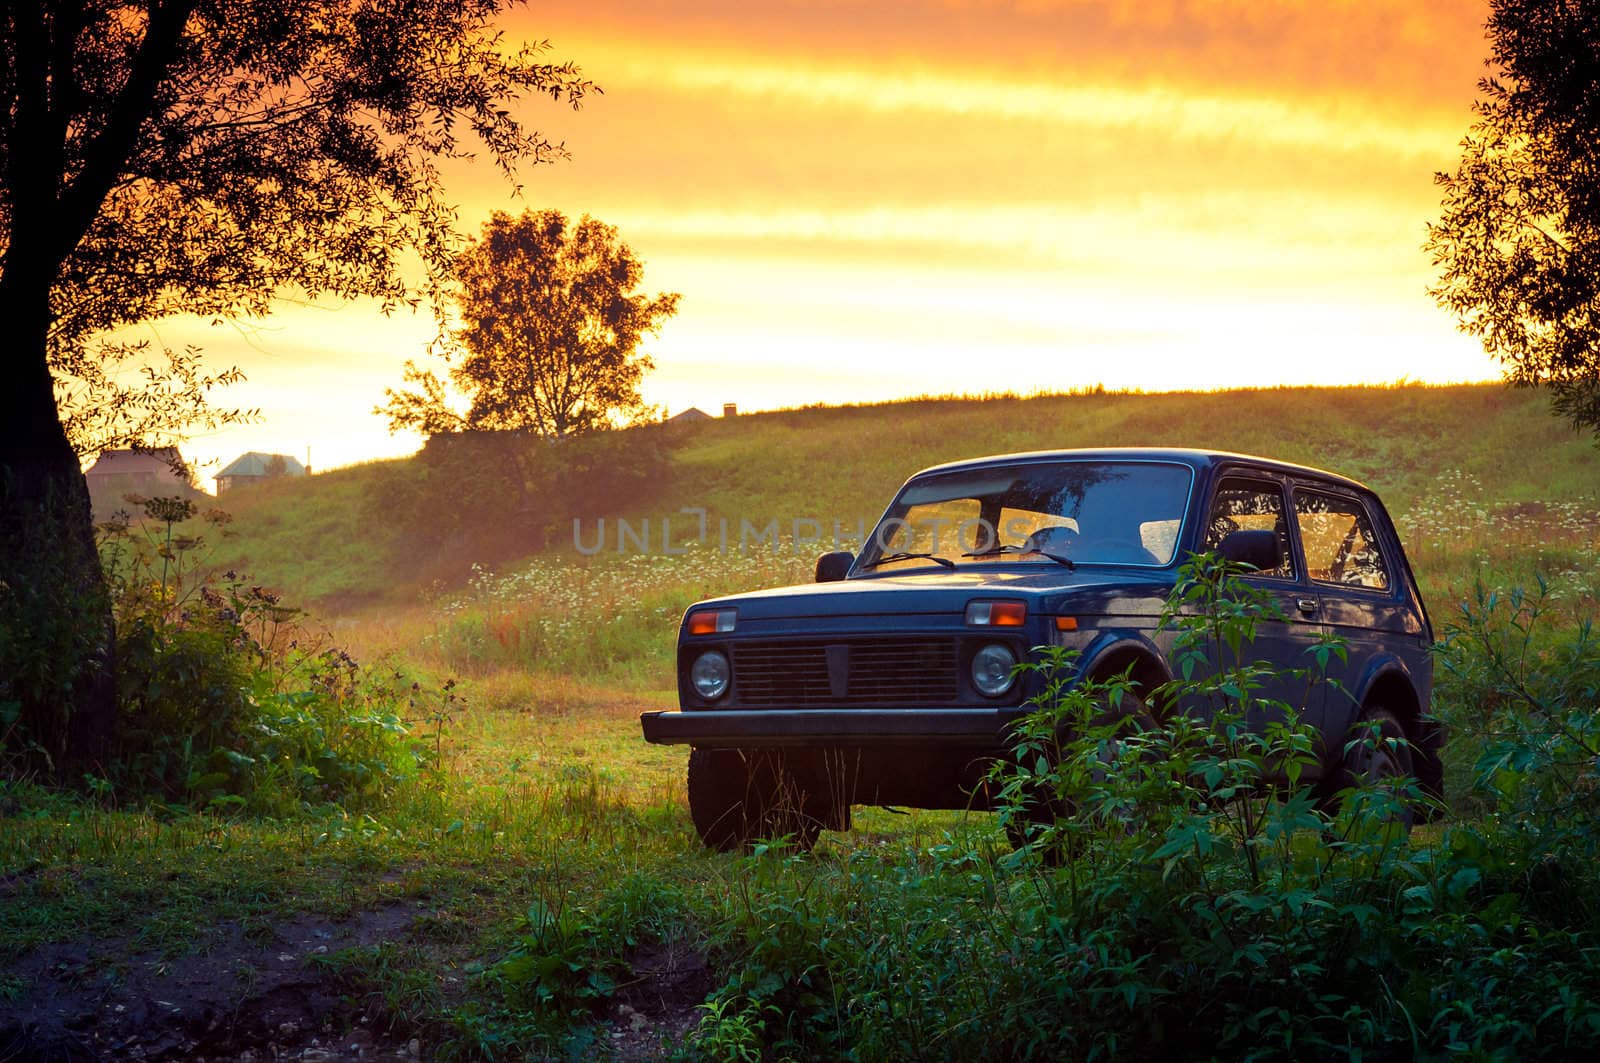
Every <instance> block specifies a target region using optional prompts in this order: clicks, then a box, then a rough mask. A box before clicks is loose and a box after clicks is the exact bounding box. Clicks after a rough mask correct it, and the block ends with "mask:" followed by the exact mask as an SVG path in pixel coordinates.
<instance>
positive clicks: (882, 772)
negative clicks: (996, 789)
mask: <svg viewBox="0 0 1600 1063" xmlns="http://www.w3.org/2000/svg"><path fill="white" fill-rule="evenodd" d="M1206 551H1212V552H1215V553H1217V554H1220V555H1221V556H1223V557H1226V558H1229V559H1231V560H1235V561H1239V562H1243V563H1246V564H1248V565H1250V566H1252V567H1253V569H1254V571H1253V573H1252V574H1251V575H1250V576H1248V577H1247V578H1248V579H1250V580H1251V581H1252V582H1253V583H1255V584H1257V585H1259V587H1260V588H1261V589H1262V590H1263V591H1265V592H1266V593H1267V594H1268V595H1270V597H1271V598H1272V599H1273V600H1274V601H1275V602H1276V604H1277V606H1278V612H1279V614H1280V615H1281V620H1275V621H1268V622H1264V623H1262V624H1260V625H1259V627H1258V630H1257V636H1256V641H1255V644H1254V646H1253V655H1254V657H1255V658H1258V659H1260V660H1262V661H1265V662H1268V663H1270V664H1273V665H1277V666H1279V667H1281V668H1282V669H1283V670H1284V671H1285V672H1286V673H1287V672H1289V671H1292V670H1299V671H1300V672H1302V673H1303V671H1304V669H1305V668H1306V666H1307V665H1308V663H1309V660H1310V658H1309V655H1308V653H1307V650H1308V649H1309V648H1310V647H1311V646H1312V645H1313V644H1314V643H1316V642H1317V641H1319V640H1320V639H1323V638H1324V637H1325V636H1327V635H1333V636H1337V637H1338V638H1339V639H1341V640H1342V641H1343V642H1344V644H1345V646H1346V647H1347V651H1348V653H1347V656H1346V657H1345V658H1344V659H1342V660H1341V659H1339V658H1338V657H1337V656H1336V657H1333V658H1331V660H1330V665H1329V672H1328V676H1327V678H1328V680H1331V681H1330V682H1322V683H1318V684H1315V685H1311V686H1307V684H1306V683H1305V682H1304V681H1303V680H1302V681H1300V682H1293V683H1292V682H1291V680H1290V679H1289V678H1287V677H1286V678H1284V679H1283V680H1282V681H1281V682H1282V685H1283V687H1284V689H1281V690H1279V689H1273V688H1271V687H1270V685H1269V688H1268V689H1264V690H1261V691H1259V692H1258V694H1259V696H1260V697H1262V698H1264V699H1275V700H1281V701H1284V702H1287V703H1291V704H1294V705H1295V706H1297V707H1299V708H1300V709H1301V719H1302V720H1303V721H1305V722H1307V723H1309V724H1311V725H1312V726H1313V727H1314V728H1315V729H1316V730H1317V732H1318V733H1319V734H1320V736H1321V739H1322V741H1321V743H1320V750H1321V760H1320V763H1319V764H1317V765H1316V766H1314V767H1313V768H1312V769H1311V770H1310V771H1308V772H1307V773H1306V779H1307V781H1309V782H1312V783H1316V782H1317V781H1318V779H1319V778H1320V779H1321V780H1322V781H1323V782H1324V784H1325V785H1326V784H1327V783H1328V782H1329V781H1330V780H1333V779H1336V778H1340V777H1342V776H1343V775H1344V774H1345V772H1346V771H1347V770H1361V771H1363V772H1365V773H1367V774H1373V773H1376V774H1380V775H1381V774H1390V775H1410V776H1414V777H1415V778H1416V779H1417V781H1418V783H1419V784H1420V786H1421V788H1422V789H1423V790H1424V791H1425V792H1432V793H1437V792H1438V791H1439V788H1440V785H1441V779H1440V775H1441V770H1440V765H1439V759H1438V751H1439V743H1440V736H1439V733H1438V731H1437V729H1436V727H1435V726H1434V725H1433V723H1432V721H1431V720H1430V718H1429V716H1428V708H1429V698H1430V696H1431V692H1432V663H1431V659H1430V657H1429V652H1428V651H1429V646H1430V644H1431V643H1432V640H1433V632H1432V628H1431V626H1430V624H1429V621H1428V614H1427V611H1426V610H1425V609H1424V607H1423V604H1422V598H1421V596H1420V595H1419V594H1418V592H1417V585H1416V580H1415V579H1414V578H1413V576H1412V573H1411V567H1410V564H1409V563H1408V562H1407V561H1406V556H1405V552H1404V551H1403V550H1402V549H1401V545H1400V539H1399V536H1398V535H1397V534H1396V533H1395V529H1394V525H1393V523H1392V522H1391V521H1390V519H1389V515H1388V514H1387V513H1386V512H1385V511H1384V508H1383V506H1382V504H1381V503H1380V502H1379V501H1378V498H1377V496H1376V495H1374V494H1373V493H1372V491H1370V490H1368V489H1367V488H1366V487H1363V486H1362V485H1361V484H1359V483H1356V482H1354V481H1352V480H1348V479H1346V478H1344V477H1342V476H1336V475H1334V474H1332V473H1326V472H1320V471H1318V470H1316V469H1309V468H1303V467H1301V466H1297V465H1289V464H1285V463H1283V462H1276V461H1269V460H1265V459H1262V458H1253V457H1246V456H1243V455H1238V454H1226V453H1215V452H1207V451H1194V450H1165V449H1162V450H1155V449H1119V450H1069V451H1056V452H1042V453H1032V454H1011V455H1005V456H1001V457H992V458H981V459H978V460H975V461H964V462H956V463H953V464H949V465H940V466H937V467H935V468H931V469H926V470H924V471H922V472H919V473H917V474H916V475H915V476H913V477H911V479H909V480H907V481H906V483H905V485H904V486H903V487H901V489H900V492H899V494H897V495H896V496H895V499H894V501H893V502H892V503H891V504H890V506H889V508H888V510H887V511H886V512H885V513H884V515H883V517H882V519H881V520H880V521H879V522H878V525H877V527H876V528H875V529H874V531H873V533H872V534H871V535H870V536H869V537H868V540H867V543H866V545H865V547H864V548H863V549H862V551H861V553H860V554H859V555H852V554H849V553H831V554H825V555H823V557H822V558H821V559H819V560H818V562H817V584H816V585H807V586H798V587H781V588H777V589H774V590H766V591H755V592H752V593H749V594H741V595H737V596H733V597H727V598H716V599H712V600H710V601H704V602H700V603H698V604H696V605H695V606H693V607H692V608H690V609H689V610H688V612H687V613H685V614H684V618H683V626H682V628H681V630H680V631H679V635H678V695H679V704H680V705H681V706H682V707H681V708H680V709H679V710H677V711H670V712H647V713H645V714H643V716H642V717H641V722H642V724H643V727H644V735H645V738H646V739H648V740H649V741H651V742H663V743H686V744H688V745H690V746H691V747H692V750H691V752H690V754H689V779H688V782H689V806H690V811H691V813H692V816H693V819H694V823H695V827H696V828H697V829H698V831H699V833H700V836H701V838H702V839H703V840H704V841H705V843H706V844H707V845H710V846H713V847H716V848H721V849H728V848H735V847H739V846H742V845H747V844H748V843H749V842H750V841H751V840H753V839H755V838H758V837H768V836H772V835H776V834H787V835H788V836H789V837H790V839H791V841H792V842H793V843H795V844H798V845H800V846H801V847H806V846H809V845H810V844H812V843H813V842H814V841H815V840H816V837H817V832H818V831H819V830H821V829H824V828H826V829H831V830H847V829H849V825H850V808H851V806H852V805H855V804H888V805H905V806H912V807H920V808H984V807H987V802H988V790H987V789H986V787H985V786H984V776H985V773H986V771H987V769H988V767H989V765H990V764H991V763H992V762H993V761H994V759H995V758H997V757H1004V756H1005V755H1006V754H1007V752H1008V749H1009V746H1010V742H1011V734H1012V728H1013V724H1014V723H1015V722H1016V721H1017V720H1018V719H1019V718H1020V717H1021V716H1022V715H1024V714H1025V713H1026V712H1027V711H1028V709H1027V707H1026V705H1025V702H1026V701H1027V700H1028V698H1029V697H1030V696H1032V695H1034V694H1036V693H1037V692H1038V685H1039V684H1040V683H1041V682H1042V680H1041V678H1040V676H1039V675H1038V674H1037V673H1035V672H1028V671H1026V670H1024V671H1022V672H1020V673H1019V672H1018V671H1017V670H1016V669H1015V666H1016V665H1017V663H1018V662H1021V661H1023V660H1025V659H1027V658H1028V656H1029V654H1030V652H1031V651H1032V650H1033V648H1034V647H1039V646H1048V645H1055V646H1062V647H1065V648H1068V649H1071V650H1075V651H1077V656H1076V659H1075V662H1076V663H1075V667H1076V668H1077V669H1078V670H1079V671H1078V678H1089V679H1100V678H1110V677H1113V676H1119V675H1123V674H1128V675H1131V677H1132V679H1133V681H1134V682H1135V683H1136V684H1137V687H1136V689H1138V690H1142V691H1147V692H1151V691H1155V690H1156V689H1157V688H1158V687H1160V686H1161V685H1162V684H1163V683H1165V682H1167V681H1168V680H1170V679H1171V678H1172V669H1171V666H1170V664H1169V661H1170V655H1171V653H1172V652H1173V643H1174V640H1175V638H1176V635H1175V633H1174V632H1173V631H1171V630H1170V629H1168V630H1164V629H1162V627H1161V625H1160V622H1159V621H1160V617H1161V612H1162V607H1163V604H1164V603H1165V600H1166V598H1167V596H1168V594H1169V592H1170V591H1171V590H1172V587H1173V583H1174V581H1175V580H1176V578H1177V572H1178V567H1179V566H1180V565H1181V564H1182V563H1183V562H1184V560H1185V559H1186V558H1188V557H1189V556H1190V555H1192V554H1195V553H1200V552H1206ZM1374 728H1376V729H1377V730H1378V731H1379V732H1380V733H1381V734H1382V735H1384V736H1387V737H1394V738H1399V737H1404V738H1405V739H1407V740H1408V742H1406V743H1398V742H1391V743H1370V742H1369V743H1357V742H1347V741H1346V737H1347V736H1349V735H1352V734H1362V733H1371V731H1372V730H1373V729H1374ZM1375 748H1376V749H1377V750H1378V752H1376V753H1374V751H1373V750H1374V749H1375ZM1361 756H1364V757H1367V758H1369V759H1371V758H1374V757H1376V758H1377V760H1378V763H1363V764H1359V765H1356V764H1350V763H1347V758H1350V757H1361Z"/></svg>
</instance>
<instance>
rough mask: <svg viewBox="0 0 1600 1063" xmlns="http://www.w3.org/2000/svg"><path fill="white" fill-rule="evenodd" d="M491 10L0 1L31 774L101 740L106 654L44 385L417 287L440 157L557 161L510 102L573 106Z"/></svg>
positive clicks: (498, 2)
mask: <svg viewBox="0 0 1600 1063" xmlns="http://www.w3.org/2000/svg"><path fill="white" fill-rule="evenodd" d="M506 2H507V0H405V2H390V0H295V2H291V3H285V2H284V0H0V94H3V96H4V101H3V106H0V321H4V322H5V328H6V333H7V341H8V342H7V344H6V348H5V351H4V353H3V354H0V364H3V365H4V366H5V367H6V370H7V376H8V379H7V380H6V382H5V383H6V386H5V387H0V707H4V706H6V705H7V704H9V705H11V706H13V707H14V711H16V712H18V713H19V714H20V718H21V719H22V721H23V723H24V724H25V725H26V727H27V729H28V731H29V733H30V734H32V735H34V736H35V739H34V740H35V741H41V742H43V743H44V745H45V746H46V747H47V750H46V751H47V752H49V753H50V754H51V755H52V756H53V757H58V756H59V755H60V754H62V753H74V754H76V755H78V756H80V757H84V756H90V755H92V754H93V753H94V751H95V749H96V748H97V746H98V745H99V744H100V741H101V740H102V739H103V737H104V735H105V734H106V733H107V732H108V731H109V723H110V720H111V718H112V715H113V713H114V700H113V698H114V682H113V680H114V661H113V650H112V645H113V640H112V637H111V636H112V633H111V615H110V610H109V606H108V605H106V604H105V603H104V586H103V577H102V575H101V572H100V567H99V561H98V558H97V556H96V552H95V544H94V534H93V526H92V524H91V518H90V511H89V499H88V492H87V489H86V487H85V485H84V480H83V476H82V474H81V472H80V470H79V465H78V458H77V456H76V455H75V454H74V452H73V447H72V445H71V443H70V442H69V441H68V438H67V433H66V430H65V428H64V426H63V423H62V416H61V410H60V409H59V408H58V406H57V402H56V398H55V394H54V384H53V382H52V378H51V372H52V369H53V368H55V367H57V366H58V365H60V364H61V363H62V360H63V359H66V358H70V357H72V353H71V352H74V351H77V352H79V353H80V354H82V353H83V351H84V344H85V342H86V340H87V338H88V337H90V336H91V335H93V334H94V333H96V332H99V331H102V330H105V329H110V328H115V327H117V326H120V325H125V324H128V323H131V322H136V321H140V320H145V319H149V318H154V317H158V316H161V315H163V314H168V313H173V312H178V311H183V312H189V313H199V314H208V315H212V316H214V317H221V318H227V317H233V316H238V315H248V314H261V313H265V312H266V311H267V309H268V308H269V306H270V302H271V300H272V298H273V296H274V294H275V293H277V292H279V291H281V290H283V289H286V288H290V289H298V290H299V291H301V292H303V293H305V294H307V295H311V296H314V295H316V294H318V293H328V294H331V295H334V296H340V297H356V296H367V297H372V298H375V299H377V300H379V301H380V303H381V304H382V305H383V306H384V307H385V308H386V309H387V308H390V307H394V306H397V305H400V304H404V303H415V302H416V301H417V300H418V299H419V298H421V297H426V296H430V295H435V294H437V292H438V291H439V285H440V281H441V278H442V277H443V275H444V273H445V272H446V269H447V267H448V266H449V265H450V263H451V259H452V257H453V256H452V249H453V246H454V240H453V236H452V231H451V222H452V219H453V213H452V211H451V208H450V206H449V204H448V203H446V202H445V200H444V198H443V196H442V191H441V188H440V181H439V169H438V166H439V162H440V160H442V159H446V158H456V157H462V156H465V155H467V154H469V149H471V148H472V147H474V146H475V145H478V144H481V145H482V146H484V147H486V148H487V150H488V153H489V154H490V156H491V157H492V158H493V159H494V160H495V162H496V163H497V164H498V165H499V166H500V167H501V168H502V169H503V170H504V171H505V172H506V173H507V174H508V175H509V174H511V173H513V172H514V168H515V166H516V165H517V164H518V163H519V162H525V161H532V162H540V161H546V160H550V159H553V158H556V157H559V156H560V155H561V154H562V153H563V152H562V148H561V146H560V145H559V144H555V143H552V142H551V141H550V140H548V139H547V138H546V137H544V136H542V135H540V134H539V133H537V132H535V131H533V130H530V129H528V128H527V127H526V126H525V125H524V124H523V122H522V121H521V120H519V119H518V118H517V117H516V116H515V114H514V113H513V111H512V110H511V107H512V104H513V103H514V101H516V100H517V99H519V98H520V97H521V96H523V95H524V94H529V93H532V94H545V95H548V96H550V97H552V98H554V99H557V100H565V101H568V102H570V103H571V104H572V105H573V106H577V104H578V103H579V101H580V100H581V99H582V98H583V96H584V95H585V93H586V92H587V91H589V90H590V89H591V88H592V86H591V85H590V84H589V83H588V82H586V81H583V80H581V79H580V77H579V76H578V73H577V71H576V70H575V68H573V67H572V66H571V65H570V64H568V65H553V64H549V63H543V62H540V61H538V60H539V55H540V52H541V51H542V49H543V46H535V47H532V48H524V49H522V50H520V51H517V52H514V53H512V52H508V51H506V50H505V49H504V48H503V47H502V43H503V42H502V41H501V38H500V36H499V34H498V33H497V32H496V31H495V29H494V19H495V17H496V16H497V15H498V14H499V12H500V10H501V9H502V8H503V7H504V6H505V5H506ZM410 255H415V256H416V257H417V258H419V259H420V261H421V262H422V264H423V267H424V269H423V271H422V277H421V279H420V280H414V279H410V278H408V275H407V273H406V272H405V271H403V270H402V263H403V262H404V261H406V259H407V257H408V256H410ZM45 588H48V589H47V590H46V589H45Z"/></svg>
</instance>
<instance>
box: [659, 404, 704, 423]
mask: <svg viewBox="0 0 1600 1063" xmlns="http://www.w3.org/2000/svg"><path fill="white" fill-rule="evenodd" d="M709 420H711V415H710V414H709V413H707V412H706V411H704V410H702V409H701V408H700V407H698V406H690V407H689V408H688V409H687V410H684V411H683V412H682V413H675V414H673V415H672V416H671V417H668V418H667V423H668V424H682V423H684V422H685V421H709Z"/></svg>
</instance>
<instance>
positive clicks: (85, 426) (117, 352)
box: [50, 341, 259, 458]
mask: <svg viewBox="0 0 1600 1063" xmlns="http://www.w3.org/2000/svg"><path fill="white" fill-rule="evenodd" d="M51 355H52V356H51V359H50V375H51V376H52V377H53V378H54V379H55V393H56V410H57V412H58V413H59V414H60V417H61V425H62V427H63V428H64V429H66V433H67V440H68V442H70V443H71V444H72V449H73V450H74V451H75V452H76V453H77V455H78V457H80V458H92V457H94V456H95V455H97V454H100V453H101V452H103V451H107V450H119V449H121V450H126V449H129V448H147V449H151V450H155V449H159V448H160V447H163V446H168V445H172V444H175V443H177V442H178V441H179V440H180V439H181V438H182V437H183V436H184V435H186V434H188V433H189V432H192V431H194V430H195V429H197V428H204V429H216V428H221V427H223V426H225V425H235V424H246V423H249V422H250V421H254V420H256V419H257V417H258V416H259V411H257V410H240V409H225V408H222V407H218V406H214V405H212V404H211V402H210V401H209V398H208V392H210V391H211V390H212V389H213V388H217V387H223V386H226V385H228V384H235V383H238V382H239V381H241V380H243V379H244V374H243V373H242V372H240V370H239V369H238V367H230V368H228V369H221V370H218V371H216V372H207V371H206V369H205V367H204V365H203V364H202V362H201V358H200V352H199V351H198V350H197V349H195V348H193V347H187V348H185V349H183V350H182V351H174V350H170V349H163V350H162V351H161V357H160V359H159V360H157V359H154V358H151V357H149V355H150V346H149V344H148V343H144V342H123V343H118V342H110V341H97V342H95V343H93V344H77V343H73V344H66V345H63V347H61V348H59V349H57V350H54V351H52V352H51ZM130 367H135V371H133V372H131V373H130V372H129V370H130ZM130 377H131V379H130Z"/></svg>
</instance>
